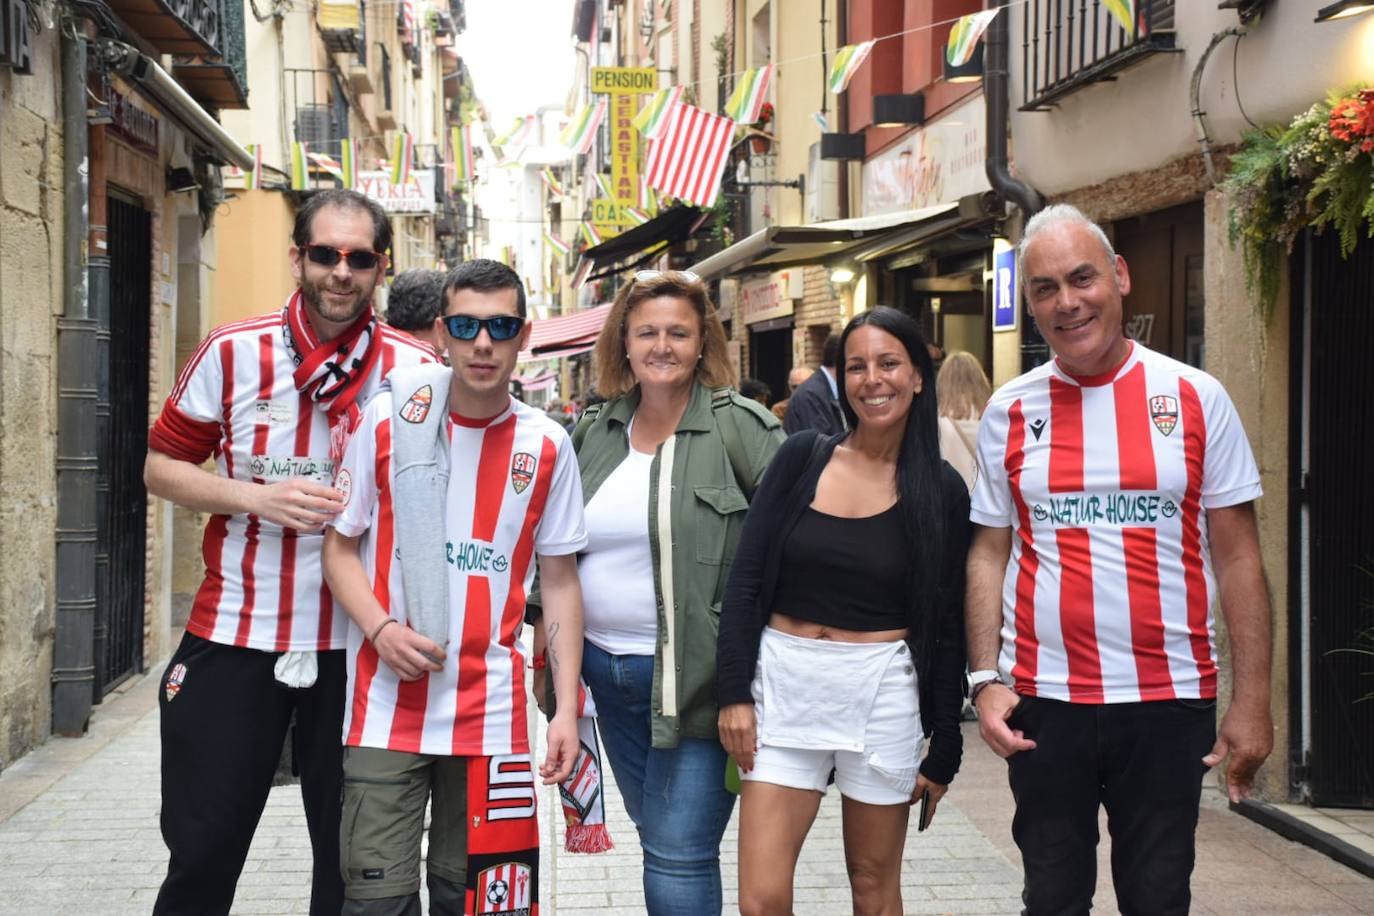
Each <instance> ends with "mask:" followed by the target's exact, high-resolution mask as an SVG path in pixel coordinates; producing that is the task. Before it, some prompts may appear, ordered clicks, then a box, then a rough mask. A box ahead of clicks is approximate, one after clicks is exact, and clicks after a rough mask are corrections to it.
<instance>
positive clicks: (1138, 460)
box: [1112, 363, 1159, 490]
mask: <svg viewBox="0 0 1374 916" xmlns="http://www.w3.org/2000/svg"><path fill="white" fill-rule="evenodd" d="M1112 397H1113V399H1114V401H1115V404H1116V451H1117V467H1118V468H1119V469H1120V471H1121V489H1123V490H1153V489H1155V488H1156V487H1157V486H1158V479H1159V478H1158V474H1157V473H1156V470H1155V450H1154V440H1153V439H1152V438H1151V437H1150V414H1149V410H1148V406H1149V405H1148V400H1149V399H1148V396H1147V395H1146V394H1145V364H1144V363H1136V364H1135V368H1133V369H1131V371H1130V372H1127V373H1126V374H1125V375H1123V376H1122V377H1121V378H1120V379H1119V380H1118V381H1117V382H1116V384H1114V385H1113V386H1112Z"/></svg>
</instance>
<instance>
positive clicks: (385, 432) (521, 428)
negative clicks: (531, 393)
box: [331, 391, 587, 757]
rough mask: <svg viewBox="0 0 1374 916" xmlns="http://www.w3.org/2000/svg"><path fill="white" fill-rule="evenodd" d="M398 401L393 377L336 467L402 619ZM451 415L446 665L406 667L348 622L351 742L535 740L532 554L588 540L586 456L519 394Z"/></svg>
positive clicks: (343, 517) (370, 566) (424, 750)
mask: <svg viewBox="0 0 1374 916" xmlns="http://www.w3.org/2000/svg"><path fill="white" fill-rule="evenodd" d="M395 394H396V396H398V397H404V396H406V394H405V393H403V392H395ZM414 400H415V399H414V398H409V399H408V401H407V405H409V403H410V402H413V401H414ZM392 411H393V407H392V393H391V392H386V391H384V392H382V393H381V394H379V395H378V396H377V397H376V398H374V399H373V401H372V402H371V403H370V404H369V405H368V407H367V410H366V411H364V413H363V419H362V422H361V423H360V424H359V426H358V429H357V432H356V433H355V434H354V436H353V438H352V439H351V440H350V441H349V444H348V451H347V452H346V453H345V455H344V460H343V466H342V468H341V469H340V472H339V473H340V480H341V483H340V486H341V488H342V486H343V483H342V481H343V480H344V475H347V483H348V486H347V490H348V492H349V494H350V495H349V500H348V506H347V507H346V508H345V509H344V511H343V512H342V513H340V514H339V516H338V517H337V518H336V519H334V521H333V522H331V524H332V525H333V526H334V527H335V528H337V529H338V530H339V531H340V532H341V533H343V534H345V535H348V536H349V537H357V536H359V535H362V534H364V533H366V537H364V538H363V540H362V542H361V550H362V555H363V561H364V565H365V566H366V568H367V572H368V577H369V579H370V581H371V582H372V584H373V594H374V595H376V597H377V600H378V602H380V603H381V605H382V607H383V608H385V609H386V610H387V612H388V613H389V614H390V615H391V616H392V617H394V618H396V619H397V620H398V621H400V623H401V625H403V626H404V625H406V620H407V616H406V599H405V591H404V586H403V584H402V577H401V569H400V564H399V562H398V561H397V560H396V552H395V536H394V518H393V508H392V488H393V486H394V482H395V478H394V474H393V473H392V467H391V424H392ZM446 424H447V433H448V437H449V479H448V497H447V499H446V501H445V503H446V504H445V505H444V506H443V507H439V506H436V507H435V519H436V521H437V520H438V518H439V513H440V512H442V513H443V516H442V517H443V520H444V525H445V532H446V542H447V543H446V548H447V550H446V554H447V556H446V559H447V562H446V563H445V569H444V571H443V573H442V574H447V576H448V594H449V644H448V653H447V658H446V660H445V663H444V668H443V670H442V671H437V672H436V671H431V672H427V673H426V674H425V675H424V676H423V677H421V678H420V679H419V680H417V681H402V680H401V679H400V677H399V676H398V675H397V674H396V672H394V671H392V670H391V669H390V668H389V667H388V666H387V665H386V664H385V663H383V662H381V660H380V658H379V657H378V655H377V651H376V650H375V649H374V648H373V647H372V644H371V643H369V642H368V641H367V639H366V637H365V635H364V634H363V633H362V631H361V630H360V629H358V627H356V626H352V627H349V633H348V691H349V696H348V702H347V704H346V707H345V713H344V716H345V718H344V743H345V744H348V745H350V746H355V747H375V748H383V749H387V750H393V751H408V752H411V753H420V754H437V755H443V756H455V757H460V756H479V755H480V756H489V755H493V754H510V753H525V752H528V751H529V738H528V734H527V731H526V722H525V672H524V655H523V653H522V652H521V651H520V647H519V646H518V645H517V644H516V637H517V635H518V634H519V632H520V626H521V624H522V623H523V622H524V617H525V596H526V595H527V594H528V592H529V589H530V586H531V585H532V584H533V581H534V573H535V555H536V554H542V555H545V556H562V555H566V554H572V553H577V552H578V551H579V550H581V549H582V548H583V547H585V546H586V544H587V531H586V525H585V523H584V521H583V516H582V479H581V476H580V474H579V472H578V469H577V458H576V456H575V455H574V454H573V448H572V442H571V440H569V438H568V434H567V432H566V431H565V430H564V429H563V427H561V426H559V425H558V424H557V423H555V422H553V421H552V420H550V419H548V418H547V417H546V416H545V415H544V413H543V412H542V411H539V410H535V409H533V408H531V407H527V406H526V405H525V404H522V403H521V402H519V401H516V400H514V399H511V402H510V405H509V406H508V407H507V408H506V409H505V410H504V411H502V412H501V413H500V414H499V415H497V416H496V417H493V418H491V419H489V420H480V421H473V420H469V419H467V418H464V417H459V416H457V415H455V414H450V415H449V418H448V420H447V421H446ZM436 572H438V571H437V570H436Z"/></svg>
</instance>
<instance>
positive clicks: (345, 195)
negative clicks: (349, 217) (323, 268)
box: [291, 188, 391, 252]
mask: <svg viewBox="0 0 1374 916" xmlns="http://www.w3.org/2000/svg"><path fill="white" fill-rule="evenodd" d="M325 207H338V208H339V209H341V210H363V211H365V212H366V213H367V215H368V216H371V217H372V250H373V251H376V252H385V251H386V250H387V249H388V248H390V247H391V220H390V219H388V218H387V215H386V211H385V210H383V209H382V205H381V204H379V203H377V202H376V201H375V200H373V199H372V198H370V197H368V196H367V195H365V194H359V193H358V192H357V191H350V190H348V189H347V188H332V189H330V190H328V191H320V192H319V193H316V194H312V195H310V197H308V198H306V201H305V203H304V204H302V205H301V208H300V209H299V210H297V211H296V224H295V226H293V227H292V228H291V241H292V242H294V243H295V245H296V247H297V248H304V247H305V246H306V245H309V244H310V239H311V236H310V232H311V223H312V222H313V221H314V219H315V214H317V213H319V212H320V211H321V210H323V209H324V208H325Z"/></svg>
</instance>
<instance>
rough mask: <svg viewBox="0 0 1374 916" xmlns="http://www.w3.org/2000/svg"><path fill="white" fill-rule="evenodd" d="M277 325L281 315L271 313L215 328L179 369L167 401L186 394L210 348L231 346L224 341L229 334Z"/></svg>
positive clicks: (175, 399) (175, 400)
mask: <svg viewBox="0 0 1374 916" xmlns="http://www.w3.org/2000/svg"><path fill="white" fill-rule="evenodd" d="M279 324H281V313H280V312H273V313H272V314H271V315H260V316H258V317H257V318H246V319H244V320H243V321H235V322H233V323H232V324H226V325H224V326H222V327H218V328H215V329H214V330H213V331H211V332H210V333H209V334H207V335H206V337H205V339H204V340H202V341H201V342H200V346H199V347H197V348H196V352H194V353H192V354H191V358H190V359H188V360H187V361H186V365H184V366H182V367H181V374H179V375H178V376H177V383H176V385H175V386H174V387H173V388H172V393H171V394H170V395H168V397H167V399H168V400H169V401H171V402H173V403H176V402H178V401H180V400H181V396H182V395H184V394H185V393H186V386H187V385H188V384H190V381H191V377H192V376H194V375H195V374H196V367H197V366H199V365H200V361H201V360H202V359H204V358H205V354H206V353H209V352H210V348H211V347H213V346H215V345H216V344H221V345H222V344H224V343H229V344H232V341H227V340H225V338H226V337H228V336H229V335H231V334H241V333H243V332H245V331H256V330H259V329H261V328H269V327H272V326H273V325H279Z"/></svg>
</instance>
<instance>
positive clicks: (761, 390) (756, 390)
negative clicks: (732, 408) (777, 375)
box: [739, 378, 773, 407]
mask: <svg viewBox="0 0 1374 916" xmlns="http://www.w3.org/2000/svg"><path fill="white" fill-rule="evenodd" d="M739 393H740V394H742V395H744V396H745V397H746V398H753V399H754V400H755V401H758V402H759V403H760V404H762V405H763V406H764V407H767V406H768V402H769V401H770V400H772V398H773V392H772V391H770V390H769V389H768V386H767V385H766V384H764V383H763V382H761V381H759V380H758V379H756V378H742V379H740V380H739Z"/></svg>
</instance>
